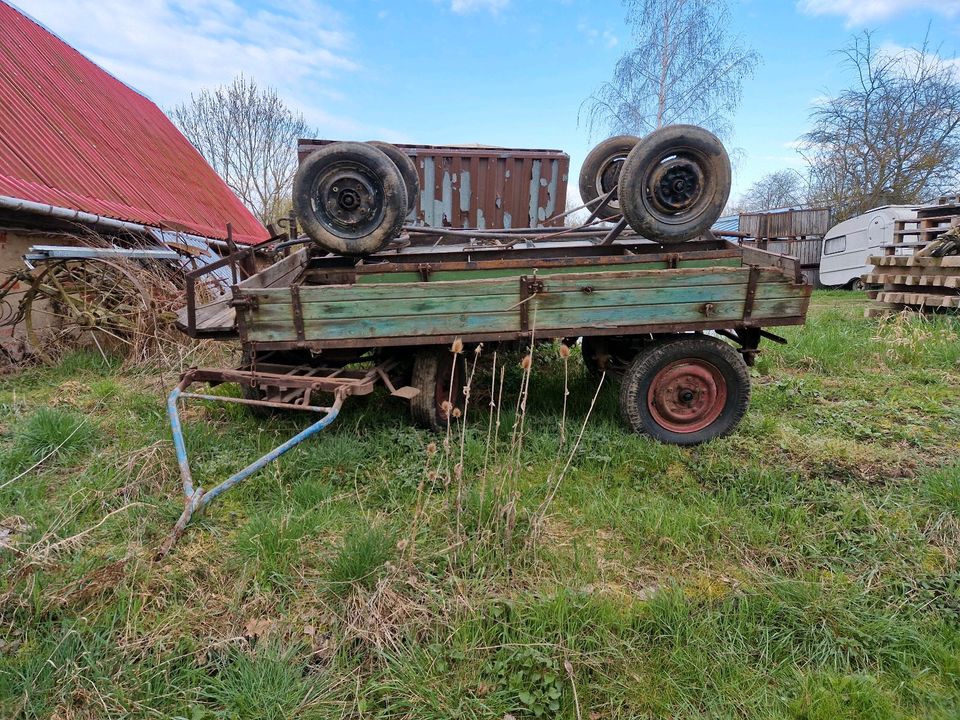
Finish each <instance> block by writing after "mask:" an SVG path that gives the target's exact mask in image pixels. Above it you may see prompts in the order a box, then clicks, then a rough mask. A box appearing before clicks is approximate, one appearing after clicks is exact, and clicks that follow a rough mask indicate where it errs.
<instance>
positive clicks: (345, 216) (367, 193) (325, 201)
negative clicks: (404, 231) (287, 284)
mask: <svg viewBox="0 0 960 720" xmlns="http://www.w3.org/2000/svg"><path fill="white" fill-rule="evenodd" d="M293 206H294V209H295V210H296V213H297V218H298V219H299V220H300V224H301V225H302V226H303V229H304V231H306V233H307V235H309V236H310V237H311V239H313V241H314V242H315V243H317V244H318V245H320V246H321V247H322V248H324V249H325V250H328V251H330V252H333V253H339V254H341V255H369V254H370V253H374V252H376V251H377V250H379V249H380V248H382V247H383V246H384V245H386V244H387V243H388V242H389V241H390V240H392V239H393V238H395V237H396V236H397V234H398V233H399V232H400V228H401V226H402V225H403V220H404V218H405V217H406V214H407V190H406V186H405V185H404V182H403V176H402V175H401V174H400V170H399V169H398V168H397V166H396V165H395V164H394V163H393V161H392V160H391V159H390V158H389V157H388V156H387V154H386V153H384V152H383V151H382V150H379V149H377V148H375V147H373V146H371V145H368V144H367V143H353V142H344V143H332V144H330V145H327V146H325V147H322V148H320V149H319V150H315V151H314V152H312V153H311V154H310V155H309V156H308V157H307V158H306V159H305V160H304V161H303V162H302V163H301V164H300V167H299V168H298V169H297V174H296V176H295V177H294V179H293Z"/></svg>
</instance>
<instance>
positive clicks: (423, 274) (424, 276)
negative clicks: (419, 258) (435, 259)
mask: <svg viewBox="0 0 960 720" xmlns="http://www.w3.org/2000/svg"><path fill="white" fill-rule="evenodd" d="M417 272H418V273H420V279H421V280H422V281H423V282H427V281H428V280H429V279H430V273H432V272H433V267H432V266H431V265H427V264H420V265H417Z"/></svg>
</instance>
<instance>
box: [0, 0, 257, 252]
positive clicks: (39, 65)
mask: <svg viewBox="0 0 960 720" xmlns="http://www.w3.org/2000/svg"><path fill="white" fill-rule="evenodd" d="M0 27H2V28H3V32H2V33H0V195H9V196H11V197H16V198H21V199H24V200H31V201H33V202H39V203H46V204H49V205H56V206H59V207H66V208H71V209H74V210H83V211H85V212H89V213H94V214H96V215H104V216H107V217H112V218H116V219H118V220H127V221H131V222H138V223H142V224H144V225H155V226H162V227H166V228H170V229H174V230H183V231H187V232H191V233H194V234H197V235H202V236H203V237H208V238H221V239H222V238H224V237H225V236H226V224H227V223H228V222H230V223H232V224H233V236H234V239H235V240H236V241H237V242H241V243H247V244H249V243H254V242H259V241H260V240H263V239H266V237H267V231H266V229H265V228H264V227H263V226H262V225H261V224H260V223H259V222H258V221H257V219H256V218H255V217H254V216H253V215H252V214H251V213H250V211H249V210H247V208H246V207H245V206H244V205H243V203H242V202H240V200H239V199H238V198H237V196H236V195H234V194H233V192H232V191H231V190H230V188H228V187H227V186H226V184H225V183H224V182H223V181H222V180H221V179H220V177H219V176H218V175H217V174H216V173H215V172H214V171H213V169H212V168H211V167H210V166H209V165H208V164H207V163H206V161H205V160H204V159H203V157H202V156H201V155H200V153H198V152H197V150H196V149H195V148H194V147H193V146H192V145H191V144H190V142H189V141H188V140H187V139H186V138H185V137H184V136H183V135H182V134H180V132H179V131H178V130H177V129H176V127H175V126H174V125H173V123H172V122H170V120H169V119H168V118H167V116H166V115H164V114H163V112H162V111H161V110H160V108H158V107H157V106H156V105H154V104H153V103H152V102H151V101H150V100H148V99H147V98H145V97H144V96H143V95H141V94H140V93H138V92H136V91H135V90H133V89H131V88H129V87H128V86H126V85H124V84H123V83H122V82H120V81H119V80H117V79H116V78H114V77H113V76H112V75H110V74H109V73H107V72H106V71H105V70H103V69H102V68H100V67H99V66H97V65H96V64H94V63H93V62H91V61H90V60H88V59H87V58H85V57H84V56H83V55H81V54H80V53H79V52H77V51H76V50H74V49H73V48H72V47H70V46H69V45H67V44H66V43H64V42H63V41H62V40H60V39H59V38H57V37H56V36H54V35H53V34H51V33H50V32H48V31H47V30H46V29H44V28H43V27H41V26H40V25H38V24H37V23H35V22H34V21H33V20H31V19H29V18H27V17H26V16H24V15H22V14H21V13H20V12H18V11H17V10H15V9H13V8H12V7H10V6H9V5H7V4H6V3H4V2H2V0H0Z"/></svg>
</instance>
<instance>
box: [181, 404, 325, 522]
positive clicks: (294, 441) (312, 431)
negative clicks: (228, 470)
mask: <svg viewBox="0 0 960 720" xmlns="http://www.w3.org/2000/svg"><path fill="white" fill-rule="evenodd" d="M342 406H343V396H342V395H341V394H340V393H338V394H337V399H336V401H335V402H334V403H333V407H331V408H330V412H328V413H327V414H326V415H324V416H323V417H322V418H320V419H319V420H317V422H315V423H314V424H313V425H311V426H310V427H308V428H306V429H305V430H303V431H301V432H299V433H297V434H296V435H294V436H293V437H292V438H290V439H289V440H287V441H286V442H285V443H282V444H281V445H278V446H277V447H275V448H274V449H273V450H271V451H270V452H268V453H267V454H266V455H264V456H263V457H261V458H259V459H257V460H254V461H253V462H252V463H250V464H249V465H247V466H246V467H245V468H244V469H243V470H241V471H240V472H238V473H236V474H234V475H231V476H230V477H229V478H227V479H226V480H224V481H223V482H222V483H220V484H219V485H217V486H216V487H215V488H213V489H212V490H210V491H209V492H207V493H204V495H203V497H202V498H200V507H201V508H203V507H206V506H207V505H208V504H209V503H210V502H211V501H213V500H215V499H216V498H217V496H218V495H221V494H222V493H225V492H226V491H227V490H229V489H230V488H232V487H233V486H234V485H236V484H237V483H239V482H241V481H243V480H246V479H247V478H248V477H250V476H251V475H253V474H254V473H255V472H257V471H258V470H262V469H263V468H265V467H266V466H267V465H269V464H270V463H272V462H273V461H274V460H276V459H277V458H278V457H280V456H281V455H283V454H284V453H286V452H288V451H290V450H292V449H293V448H295V447H296V446H297V445H299V444H300V443H302V442H303V441H304V440H306V439H308V438H310V437H311V436H313V435H316V434H317V433H318V432H320V431H321V430H323V429H324V428H325V427H327V425H329V424H330V423H332V422H333V421H334V420H336V419H337V415H339V414H340V408H341V407H342Z"/></svg>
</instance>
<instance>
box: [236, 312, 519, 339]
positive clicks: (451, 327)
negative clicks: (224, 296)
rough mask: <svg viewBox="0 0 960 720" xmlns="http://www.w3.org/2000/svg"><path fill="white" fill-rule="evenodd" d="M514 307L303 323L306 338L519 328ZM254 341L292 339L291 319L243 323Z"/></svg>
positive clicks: (456, 332) (458, 332)
mask: <svg viewBox="0 0 960 720" xmlns="http://www.w3.org/2000/svg"><path fill="white" fill-rule="evenodd" d="M519 318H520V316H519V314H518V313H517V312H516V311H511V312H504V313H476V314H471V313H451V314H447V315H423V316H415V317H377V318H347V319H342V318H341V319H336V320H327V321H325V322H323V323H319V322H314V323H310V324H309V325H308V326H306V328H305V331H306V333H305V334H306V340H324V339H364V338H372V337H409V336H416V335H447V334H464V335H467V334H470V333H484V332H508V331H513V330H519V327H520V319H519ZM247 338H248V339H249V340H252V341H254V342H257V341H262V342H292V341H295V340H296V339H297V333H296V330H295V329H294V326H293V323H292V322H258V321H251V322H250V323H249V324H248V325H247Z"/></svg>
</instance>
